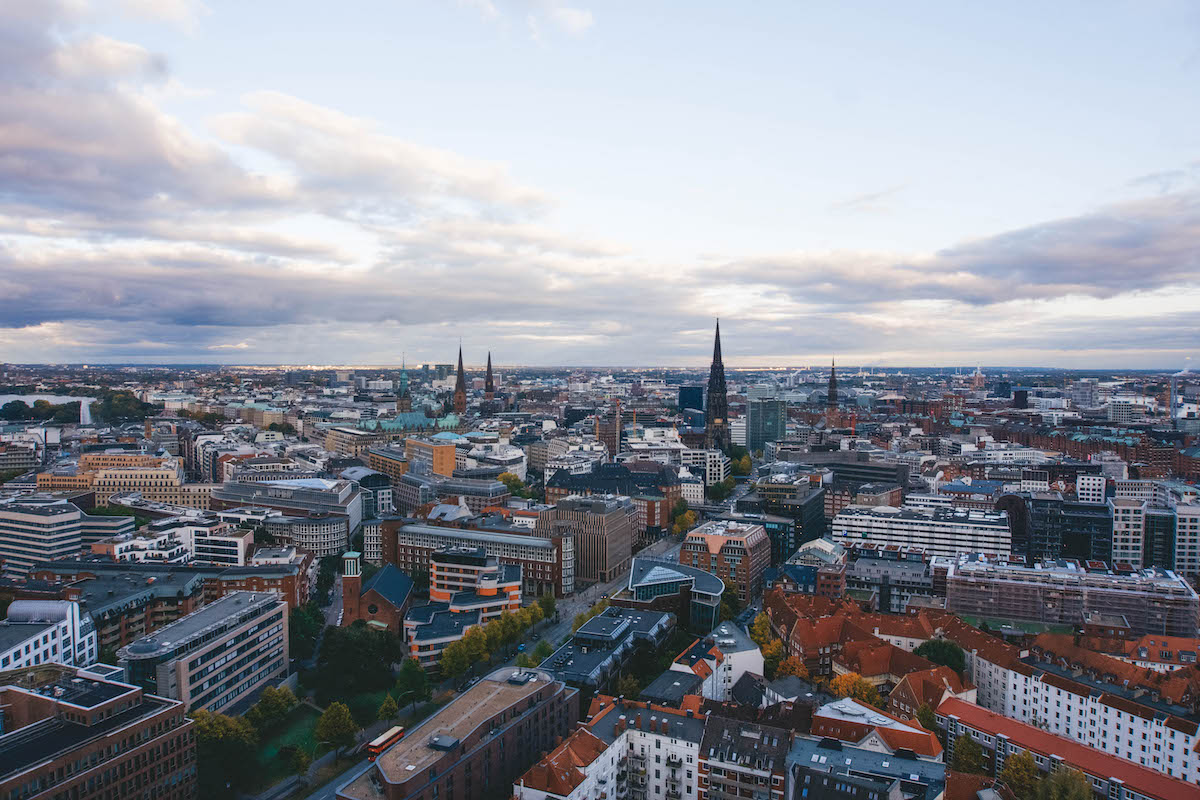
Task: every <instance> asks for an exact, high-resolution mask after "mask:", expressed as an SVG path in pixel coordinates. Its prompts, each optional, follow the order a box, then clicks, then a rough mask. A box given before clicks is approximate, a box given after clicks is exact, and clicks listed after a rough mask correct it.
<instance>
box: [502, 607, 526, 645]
mask: <svg viewBox="0 0 1200 800" xmlns="http://www.w3.org/2000/svg"><path fill="white" fill-rule="evenodd" d="M500 630H501V631H503V634H504V638H503V641H504V643H505V644H512V643H513V642H515V641H516V640H517V637H519V636H520V635H521V620H520V619H518V618H517V617H516V616H514V615H513V613H512V612H511V611H505V612H504V613H502V614H501V615H500Z"/></svg>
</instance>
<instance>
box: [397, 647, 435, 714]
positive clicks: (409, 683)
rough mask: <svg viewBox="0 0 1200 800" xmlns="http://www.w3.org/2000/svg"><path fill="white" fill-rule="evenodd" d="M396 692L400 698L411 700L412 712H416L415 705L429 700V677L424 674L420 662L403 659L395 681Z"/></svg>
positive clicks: (413, 659)
mask: <svg viewBox="0 0 1200 800" xmlns="http://www.w3.org/2000/svg"><path fill="white" fill-rule="evenodd" d="M396 691H397V692H398V693H399V696H400V697H406V699H410V700H411V702H412V706H413V711H416V709H417V703H419V702H421V701H422V700H427V699H428V698H429V676H427V675H426V674H425V668H424V667H422V666H421V662H420V661H417V660H416V659H415V658H406V659H404V663H403V664H401V665H400V676H399V677H398V678H397V679H396Z"/></svg>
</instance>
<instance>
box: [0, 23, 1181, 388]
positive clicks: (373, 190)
mask: <svg viewBox="0 0 1200 800" xmlns="http://www.w3.org/2000/svg"><path fill="white" fill-rule="evenodd" d="M716 317H720V318H721V327H722V345H723V350H724V354H725V358H726V362H727V364H730V365H731V366H735V367H736V366H752V365H753V366H758V365H762V366H774V365H779V366H782V365H793V366H802V365H806V364H819V363H827V362H828V360H829V359H830V358H831V357H834V356H836V357H837V359H838V361H839V363H846V364H853V365H896V366H908V365H927V366H941V365H958V364H964V365H966V364H975V363H982V364H998V365H1011V366H1059V367H1068V368H1121V367H1129V368H1164V369H1179V368H1182V367H1184V366H1194V363H1195V359H1197V358H1200V5H1197V4H1196V3H1194V2H1189V1H1187V0H1181V1H1180V2H1166V1H1164V2H1155V1H1154V0H1142V1H1141V2H1126V3H1121V2H1085V3H1070V2H1059V3H1053V4H1047V3H1021V2H1008V3H987V4H985V3H969V4H965V3H960V2H935V1H934V0H930V1H929V2H920V3H895V2H879V3H871V2H852V3H815V2H806V1H805V0H787V1H786V2H768V1H767V0H763V1H762V2H755V3H728V2H722V3H716V2H700V1H698V0H692V1H691V2H669V1H668V0H640V2H619V1H617V0H608V1H602V0H457V1H456V0H445V1H444V2H439V1H438V0H387V1H384V0H347V1H346V2H342V3H329V2H326V1H323V2H307V1H306V0H290V1H289V2H275V1H274V0H254V2H223V1H219V0H205V1H204V2H199V0H8V2H5V3H0V360H4V361H9V362H82V363H104V362H144V363H183V362H187V363H196V362H212V363H235V364H252V363H253V364H265V363H288V364H334V363H336V364H368V363H369V364H393V363H397V364H398V363H399V362H400V361H401V359H402V358H403V359H407V361H408V362H409V363H420V362H425V361H430V362H450V361H452V360H453V358H454V354H455V350H456V348H457V346H458V343H459V340H460V339H461V341H462V344H463V348H464V357H465V359H466V361H467V362H468V364H480V363H482V362H483V360H484V358H485V356H486V353H487V351H489V350H490V351H491V352H492V353H493V357H494V359H495V360H496V362H497V363H498V364H507V365H516V364H529V365H664V366H668V365H669V366H700V365H703V364H705V363H707V361H708V359H709V357H710V354H711V352H712V350H711V348H712V344H711V342H712V327H713V321H714V318H716Z"/></svg>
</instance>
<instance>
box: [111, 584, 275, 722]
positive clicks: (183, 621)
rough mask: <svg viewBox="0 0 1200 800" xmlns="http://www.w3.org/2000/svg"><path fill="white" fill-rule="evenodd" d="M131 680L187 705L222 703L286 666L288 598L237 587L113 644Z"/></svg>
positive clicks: (270, 678)
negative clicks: (122, 644) (153, 628)
mask: <svg viewBox="0 0 1200 800" xmlns="http://www.w3.org/2000/svg"><path fill="white" fill-rule="evenodd" d="M117 658H118V663H119V665H120V666H121V667H123V668H124V669H125V674H126V675H127V676H128V678H129V681H130V683H133V684H135V685H138V686H141V687H142V688H143V689H145V690H146V691H147V692H153V693H155V694H158V695H161V696H163V697H168V698H171V699H172V700H178V701H180V702H181V703H183V705H184V706H185V707H186V708H187V709H189V710H195V709H199V708H203V709H207V710H209V711H217V712H219V711H222V710H224V709H226V708H229V707H230V706H232V705H233V704H234V703H236V702H237V701H238V700H239V699H240V698H242V697H243V696H245V695H246V694H247V693H249V692H253V691H254V690H256V689H258V688H260V687H262V686H263V685H265V684H268V683H270V682H272V681H275V680H280V679H282V678H284V677H286V676H287V674H288V606H287V603H286V602H284V601H283V600H280V599H279V597H278V596H276V595H275V594H273V593H269V592H264V593H261V594H256V593H254V592H234V593H232V594H229V595H226V596H225V597H222V598H221V599H220V600H217V601H215V602H212V603H209V604H208V605H206V606H204V607H202V608H200V609H199V610H197V611H193V612H192V613H191V614H188V615H187V616H185V617H182V618H180V619H178V620H176V621H175V622H172V623H171V624H170V625H167V626H165V627H163V628H160V629H158V630H157V631H155V632H154V633H152V634H149V635H147V636H144V637H142V638H140V639H137V640H136V641H134V642H133V643H131V644H129V645H126V646H125V647H122V648H121V649H120V650H119V651H118V652H117Z"/></svg>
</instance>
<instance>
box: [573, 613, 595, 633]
mask: <svg viewBox="0 0 1200 800" xmlns="http://www.w3.org/2000/svg"><path fill="white" fill-rule="evenodd" d="M589 619H591V617H589V616H588V615H587V613H586V612H581V613H579V614H576V615H575V619H573V620H571V633H575V632H576V631H577V630H579V629H580V628H582V627H583V623H585V622H587V621H588V620H589Z"/></svg>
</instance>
